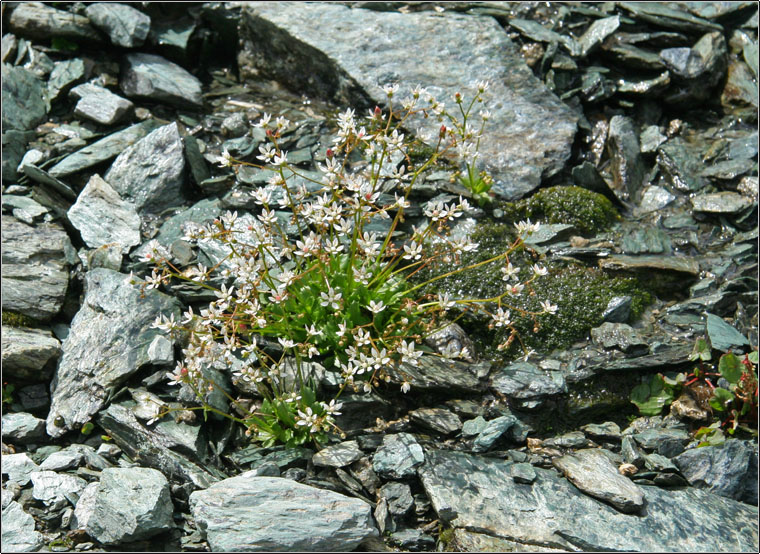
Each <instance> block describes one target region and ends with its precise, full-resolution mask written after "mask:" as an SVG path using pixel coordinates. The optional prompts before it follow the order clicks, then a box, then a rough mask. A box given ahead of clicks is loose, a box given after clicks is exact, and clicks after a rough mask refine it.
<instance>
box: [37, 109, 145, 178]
mask: <svg viewBox="0 0 760 554" xmlns="http://www.w3.org/2000/svg"><path fill="white" fill-rule="evenodd" d="M158 126H159V124H158V123H157V122H156V121H155V120H153V119H148V120H147V121H143V122H141V123H136V124H135V125H132V126H130V127H127V128H126V129H123V130H121V131H117V132H116V133H112V134H110V135H108V136H107V137H105V138H102V139H100V140H98V141H97V142H94V143H92V144H90V145H89V146H85V147H84V148H82V149H81V150H77V151H76V152H74V153H73V154H69V155H68V156H66V157H65V158H64V159H62V160H61V161H60V162H58V163H57V164H55V165H54V166H53V167H51V168H50V175H52V176H53V177H65V176H66V175H70V174H72V173H77V172H79V171H82V170H85V169H89V168H90V167H92V166H94V165H97V164H99V163H102V162H106V161H108V160H110V159H112V158H115V157H116V156H118V155H119V154H121V153H122V152H124V150H126V149H127V148H128V147H130V146H132V145H133V144H134V143H136V142H137V141H138V140H140V139H141V138H143V137H144V136H146V135H147V134H148V133H150V132H151V131H153V130H155V129H156V128H158Z"/></svg>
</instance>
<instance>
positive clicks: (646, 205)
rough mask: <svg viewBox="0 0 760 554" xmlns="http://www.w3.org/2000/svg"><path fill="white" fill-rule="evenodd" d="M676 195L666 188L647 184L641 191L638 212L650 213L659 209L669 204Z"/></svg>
mask: <svg viewBox="0 0 760 554" xmlns="http://www.w3.org/2000/svg"><path fill="white" fill-rule="evenodd" d="M675 199H676V197H675V196H674V195H673V194H671V193H670V192H669V191H668V189H666V188H664V187H658V186H649V187H646V188H645V189H644V191H643V192H642V193H641V202H640V203H639V207H638V211H639V213H651V212H656V211H658V210H661V209H662V208H664V207H665V206H667V205H669V204H670V203H671V202H673V200H675Z"/></svg>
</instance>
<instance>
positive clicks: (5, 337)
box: [2, 325, 61, 381]
mask: <svg viewBox="0 0 760 554" xmlns="http://www.w3.org/2000/svg"><path fill="white" fill-rule="evenodd" d="M2 350H3V354H2V362H3V374H4V375H5V376H6V377H16V378H20V379H25V380H30V381H43V380H45V379H47V378H48V377H50V373H51V372H52V368H51V367H50V363H51V362H52V361H53V360H56V359H57V358H58V357H59V356H60V355H61V343H60V342H59V341H58V340H57V339H56V338H55V337H54V336H53V334H52V333H51V332H50V331H46V330H43V329H28V328H23V327H6V326H5V325H3V327H2Z"/></svg>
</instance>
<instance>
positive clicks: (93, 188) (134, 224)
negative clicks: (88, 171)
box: [68, 174, 141, 253]
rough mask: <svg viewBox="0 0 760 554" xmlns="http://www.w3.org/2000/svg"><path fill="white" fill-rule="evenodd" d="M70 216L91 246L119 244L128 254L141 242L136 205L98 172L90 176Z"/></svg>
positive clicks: (70, 210)
mask: <svg viewBox="0 0 760 554" xmlns="http://www.w3.org/2000/svg"><path fill="white" fill-rule="evenodd" d="M68 216H69V221H70V222H71V224H72V225H73V226H74V227H76V228H77V229H78V230H79V232H80V233H81V235H82V240H83V241H84V242H85V244H87V246H89V247H90V248H98V247H100V246H104V245H106V244H113V243H118V244H119V245H120V249H121V252H122V253H126V252H128V251H129V249H130V248H131V247H133V246H135V245H137V244H140V238H141V237H140V224H141V221H140V216H139V215H137V210H136V209H135V206H134V205H133V204H131V203H129V202H125V201H124V200H122V199H121V196H119V193H118V192H116V191H115V190H114V189H113V187H111V185H109V184H108V183H107V182H106V181H104V180H103V179H102V178H101V177H100V176H99V175H97V174H96V175H93V176H92V177H90V180H89V181H88V182H87V185H86V186H85V188H84V190H82V192H81V193H79V197H78V198H77V201H76V203H75V204H74V205H73V206H72V207H71V208H70V209H69V212H68Z"/></svg>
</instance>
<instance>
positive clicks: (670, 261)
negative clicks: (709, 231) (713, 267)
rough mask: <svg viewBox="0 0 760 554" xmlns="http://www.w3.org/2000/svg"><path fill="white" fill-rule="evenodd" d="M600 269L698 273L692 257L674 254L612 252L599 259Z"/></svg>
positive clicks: (695, 275)
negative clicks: (639, 254)
mask: <svg viewBox="0 0 760 554" xmlns="http://www.w3.org/2000/svg"><path fill="white" fill-rule="evenodd" d="M599 265H600V266H601V267H602V269H610V270H617V271H620V270H645V271H647V270H655V271H668V272H674V273H683V274H686V275H688V276H692V277H697V276H698V275H699V263H698V262H697V261H696V260H695V259H693V258H686V257H675V256H622V255H616V254H613V255H611V256H609V257H607V258H603V259H601V260H599Z"/></svg>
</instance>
